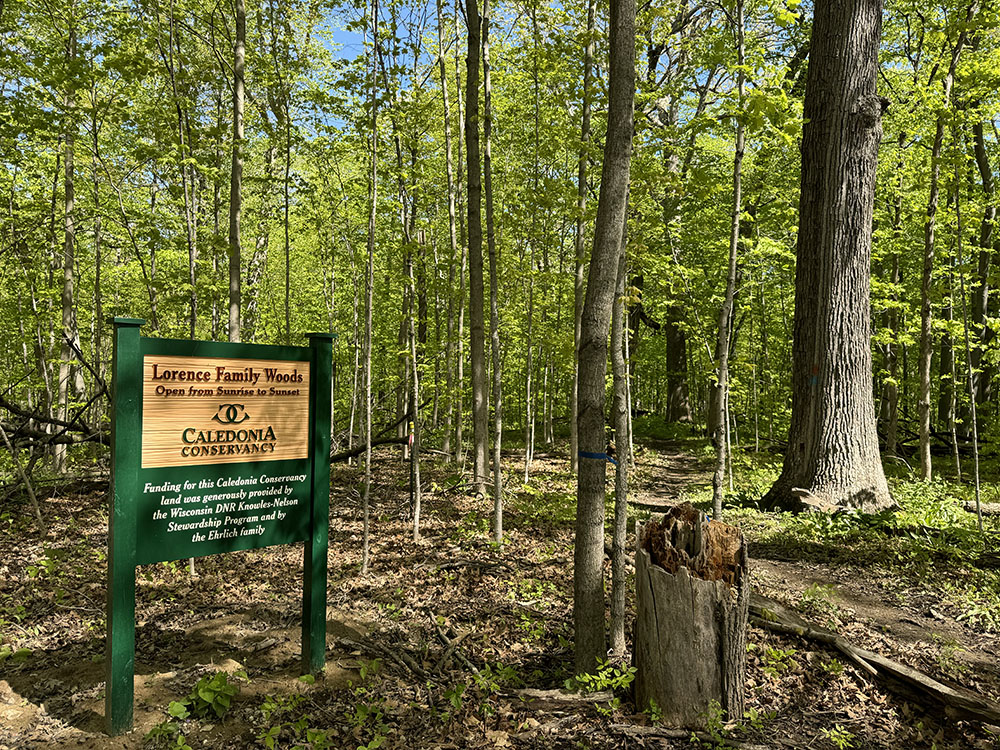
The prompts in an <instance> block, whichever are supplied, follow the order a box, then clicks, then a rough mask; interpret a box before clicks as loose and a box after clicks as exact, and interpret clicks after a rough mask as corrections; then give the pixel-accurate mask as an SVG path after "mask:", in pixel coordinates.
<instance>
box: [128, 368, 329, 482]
mask: <svg viewBox="0 0 1000 750" xmlns="http://www.w3.org/2000/svg"><path fill="white" fill-rule="evenodd" d="M142 370H143V374H142V468H144V469H152V468H158V467H163V466H192V465H202V464H227V463H247V462H253V461H277V460H281V459H290V458H306V456H307V455H308V451H309V363H308V362H295V361H292V362H289V361H283V360H274V359H249V358H232V357H230V358H223V357H176V356H167V355H154V354H147V355H146V356H144V357H143V368H142Z"/></svg>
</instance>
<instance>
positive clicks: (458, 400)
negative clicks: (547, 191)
mask: <svg viewBox="0 0 1000 750" xmlns="http://www.w3.org/2000/svg"><path fill="white" fill-rule="evenodd" d="M458 19H459V0H455V101H456V103H457V104H458V161H457V180H456V185H455V195H456V204H457V205H456V207H457V211H456V214H457V216H458V217H459V218H458V231H459V244H458V247H459V252H460V253H461V256H462V258H461V263H460V264H459V265H460V269H459V270H460V273H459V275H458V278H459V282H458V331H457V332H456V336H455V338H456V340H457V341H458V356H457V357H456V365H457V366H456V382H455V460H456V461H457V462H459V463H462V464H464V456H465V444H464V442H463V437H464V432H463V430H464V426H465V408H464V404H465V282H466V274H465V264H466V261H467V260H468V248H467V244H466V225H465V224H464V223H463V222H462V219H461V217H462V215H463V211H462V209H463V206H462V164H463V161H462V146H463V144H464V143H465V112H464V111H463V109H462V63H461V54H460V52H459V46H458V39H459V33H458ZM462 470H463V471H464V466H463V469H462Z"/></svg>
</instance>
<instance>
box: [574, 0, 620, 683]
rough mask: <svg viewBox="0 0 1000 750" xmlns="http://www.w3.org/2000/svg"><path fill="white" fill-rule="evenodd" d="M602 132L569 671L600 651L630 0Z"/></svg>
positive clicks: (616, 39)
mask: <svg viewBox="0 0 1000 750" xmlns="http://www.w3.org/2000/svg"><path fill="white" fill-rule="evenodd" d="M609 34H610V50H609V58H610V59H609V69H608V131H607V137H606V139H605V142H604V164H603V167H602V170H601V192H600V195H599V196H598V201H597V223H596V225H595V227H594V245H593V250H592V251H591V255H590V267H589V271H588V275H587V293H586V296H585V298H584V303H583V315H582V320H581V328H580V349H579V353H578V361H577V367H578V368H579V372H580V386H579V388H580V390H579V394H578V398H579V409H580V413H579V419H578V430H579V440H580V454H581V457H582V458H584V460H583V461H581V462H580V468H579V473H578V478H577V494H576V508H577V510H576V539H575V543H574V558H573V561H574V569H573V622H574V625H575V629H576V642H575V656H576V671H577V673H583V672H590V671H592V670H593V669H594V668H595V666H596V664H597V660H598V659H600V658H604V656H605V654H606V648H605V639H604V575H603V570H602V566H603V561H604V499H605V498H604V494H605V491H604V485H605V478H606V469H607V464H606V462H605V460H604V458H603V454H604V452H605V450H606V434H605V426H604V423H605V419H604V409H605V394H604V387H605V380H604V379H605V372H606V369H607V360H608V328H609V325H610V323H611V306H612V304H613V303H614V296H615V280H616V277H617V271H618V254H619V252H620V250H621V247H620V246H621V238H622V228H623V224H624V221H625V208H626V198H627V194H628V184H629V173H630V166H631V158H632V127H633V122H632V110H633V103H634V102H633V96H634V92H635V0H611V17H610V23H609Z"/></svg>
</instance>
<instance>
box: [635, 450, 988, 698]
mask: <svg viewBox="0 0 1000 750" xmlns="http://www.w3.org/2000/svg"><path fill="white" fill-rule="evenodd" d="M646 446H647V447H648V448H649V450H646V451H643V452H642V453H641V454H640V455H641V461H640V470H639V482H638V487H637V490H636V493H635V499H634V500H633V501H632V503H633V505H635V506H636V507H637V508H639V509H640V510H648V511H651V512H658V511H662V510H663V509H665V508H667V507H669V506H670V505H673V504H676V503H677V502H678V501H680V500H682V499H683V498H684V497H685V496H689V495H690V494H691V493H692V492H693V491H695V490H698V489H702V488H704V487H705V486H706V485H707V484H709V483H710V482H711V469H710V467H709V465H708V462H707V461H705V460H700V459H698V458H697V457H696V456H693V455H692V454H691V452H690V446H689V445H685V444H684V443H683V442H681V441H667V440H658V441H648V442H646ZM768 547H769V545H766V544H765V545H762V546H757V547H756V549H755V545H754V544H753V540H752V539H751V545H750V555H751V567H752V570H753V576H754V586H755V588H756V589H757V590H759V591H760V592H761V593H763V594H765V595H767V596H771V597H774V598H776V599H778V600H780V601H782V602H784V603H785V604H788V605H789V606H792V607H797V608H799V609H804V610H805V614H806V616H808V617H811V618H812V619H814V620H816V621H817V622H820V623H821V624H828V625H830V626H832V627H834V628H835V629H836V630H838V631H839V632H840V633H841V634H842V635H843V636H845V637H846V638H848V640H851V641H852V642H854V643H856V644H857V645H859V646H862V647H864V648H868V649H871V650H873V651H877V652H880V653H883V654H885V655H887V656H891V657H893V658H896V659H899V660H901V661H903V662H905V663H908V664H910V665H912V666H914V667H916V668H918V669H921V670H923V671H925V672H927V673H929V674H932V675H933V676H935V677H936V678H937V679H941V680H942V681H944V682H946V683H949V684H952V685H961V686H964V687H967V688H970V689H973V690H976V691H977V692H980V693H983V694H986V695H990V696H992V697H994V698H996V697H997V696H1000V662H998V660H997V653H998V650H1000V638H998V637H997V636H995V635H992V634H989V633H981V632H979V631H978V630H976V629H974V628H971V627H969V626H967V625H965V624H963V623H962V622H959V621H957V620H955V619H954V618H953V617H951V616H949V615H948V614H947V613H946V612H944V611H943V609H944V608H943V607H942V606H941V594H940V592H937V591H934V590H929V589H928V588H926V587H923V586H913V585H909V586H907V585H904V584H903V583H902V582H901V581H900V580H899V578H898V576H896V575H894V574H893V572H892V571H888V570H874V569H868V568H863V567H860V566H857V565H851V564H842V565H828V564H822V563H818V562H816V561H814V560H811V559H795V555H792V556H791V559H789V557H786V556H785V554H784V553H782V554H781V555H780V556H778V555H777V554H776V553H774V552H772V551H771V550H769V549H768ZM804 557H805V556H804Z"/></svg>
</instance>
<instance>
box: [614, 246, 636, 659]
mask: <svg viewBox="0 0 1000 750" xmlns="http://www.w3.org/2000/svg"><path fill="white" fill-rule="evenodd" d="M626 231H627V230H626V228H625V227H623V231H622V235H623V236H622V249H621V253H620V255H619V258H618V283H617V291H616V294H615V296H616V299H615V301H614V310H613V312H612V315H611V371H612V373H613V376H614V393H615V398H614V404H613V405H612V407H611V411H612V414H613V415H614V427H615V448H616V449H617V454H618V464H617V465H616V466H615V523H614V534H613V536H612V542H611V653H612V654H614V655H615V656H619V657H620V656H624V654H625V589H626V588H627V581H626V578H625V559H626V552H625V536H626V534H627V524H628V467H629V463H630V461H631V453H630V452H629V443H628V432H629V429H628V392H627V381H628V370H627V369H626V367H625V354H624V352H623V350H622V347H623V346H624V344H625V338H626V337H625V325H624V318H625V312H624V309H623V308H624V307H625V247H626V243H625V236H624V235H625V233H626Z"/></svg>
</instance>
